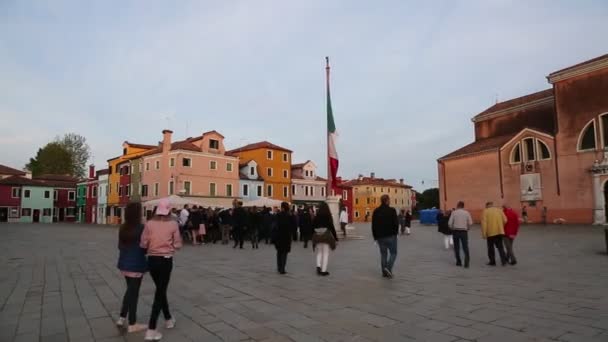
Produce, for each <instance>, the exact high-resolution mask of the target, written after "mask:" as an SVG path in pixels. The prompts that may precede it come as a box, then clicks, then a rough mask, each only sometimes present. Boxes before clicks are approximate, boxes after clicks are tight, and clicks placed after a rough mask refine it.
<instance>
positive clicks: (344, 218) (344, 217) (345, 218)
mask: <svg viewBox="0 0 608 342" xmlns="http://www.w3.org/2000/svg"><path fill="white" fill-rule="evenodd" d="M340 223H348V213H347V212H346V210H342V211H341V212H340Z"/></svg>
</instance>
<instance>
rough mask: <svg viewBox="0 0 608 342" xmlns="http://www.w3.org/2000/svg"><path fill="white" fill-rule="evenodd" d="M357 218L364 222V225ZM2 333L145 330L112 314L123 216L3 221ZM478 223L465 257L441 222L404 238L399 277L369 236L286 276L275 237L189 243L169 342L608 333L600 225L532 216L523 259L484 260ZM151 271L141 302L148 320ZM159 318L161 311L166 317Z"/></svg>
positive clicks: (522, 243)
mask: <svg viewBox="0 0 608 342" xmlns="http://www.w3.org/2000/svg"><path fill="white" fill-rule="evenodd" d="M357 231H358V233H359V234H362V235H366V236H368V235H369V226H368V225H359V226H358V227H357ZM0 232H1V233H2V234H1V238H0V251H1V252H0V341H27V342H30V341H44V342H46V341H108V342H109V341H140V340H143V334H135V335H126V334H124V332H122V331H120V330H119V329H117V328H116V327H115V326H114V323H113V322H114V320H115V319H116V318H117V312H118V310H119V304H120V300H121V298H122V295H123V291H124V286H125V285H124V280H123V278H122V277H121V275H120V273H119V272H118V271H117V270H116V266H115V265H116V260H117V248H116V245H117V242H116V237H117V230H116V228H115V227H102V226H83V225H59V224H56V225H25V224H11V225H7V224H4V225H0ZM479 235H480V234H479V230H478V229H476V230H474V231H472V232H471V237H472V239H471V252H472V265H471V269H468V270H466V269H463V268H458V267H455V266H453V254H452V251H445V250H443V248H442V236H441V235H440V234H439V233H437V231H436V228H435V227H422V226H415V227H414V229H413V234H412V235H411V236H407V237H405V236H404V237H400V241H399V257H398V260H397V264H396V268H395V273H396V274H395V279H393V280H387V279H383V278H381V277H380V270H379V257H378V251H377V248H376V246H375V245H374V244H373V241H372V240H371V239H370V238H369V237H366V238H365V239H362V240H348V241H343V242H341V243H340V245H339V246H338V250H337V251H336V252H335V253H334V254H333V255H332V258H331V260H330V271H331V275H330V276H329V277H326V278H324V277H318V276H316V275H315V267H314V266H315V265H314V264H313V262H314V261H313V260H314V257H313V254H312V251H311V250H310V249H303V248H302V246H301V245H300V244H298V245H295V246H294V247H293V252H292V253H291V254H290V255H289V258H288V262H287V271H288V272H289V274H288V275H287V276H280V275H278V274H277V273H276V272H275V254H274V249H273V248H272V247H271V246H265V245H264V246H260V249H259V250H252V249H251V248H250V247H249V246H247V249H245V250H233V249H232V248H230V247H227V246H222V245H213V246H201V247H192V246H185V248H184V249H182V251H180V252H179V253H178V255H177V256H176V259H175V268H174V271H173V275H172V279H171V284H170V286H169V302H170V306H171V309H172V313H173V315H174V316H175V317H176V319H177V327H176V328H175V329H174V330H171V331H167V330H163V329H162V328H161V331H162V332H163V333H164V334H165V338H164V341H171V342H177V341H414V340H416V341H510V342H512V341H555V340H556V341H588V342H591V341H608V256H606V254H605V252H604V242H603V239H604V237H603V230H600V229H599V228H594V227H565V226H562V227H559V226H557V227H556V226H553V227H536V226H524V227H522V232H521V234H520V236H519V238H518V240H517V241H516V245H515V252H516V255H517V257H518V259H519V262H520V264H518V265H517V266H515V267H511V266H509V267H504V268H503V267H500V266H498V267H488V266H485V262H486V257H485V241H483V240H481V238H480V237H479ZM152 294H153V284H152V281H151V279H150V278H149V276H146V277H145V279H144V284H143V287H142V293H141V297H140V301H139V313H138V317H139V321H140V322H144V323H146V322H147V319H148V314H149V312H150V306H151V300H152ZM160 323H161V324H162V318H161V322H160Z"/></svg>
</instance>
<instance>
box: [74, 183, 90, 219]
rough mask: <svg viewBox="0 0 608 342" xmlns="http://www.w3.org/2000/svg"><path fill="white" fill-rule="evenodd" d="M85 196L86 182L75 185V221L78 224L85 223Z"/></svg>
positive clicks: (86, 190) (86, 191)
mask: <svg viewBox="0 0 608 342" xmlns="http://www.w3.org/2000/svg"><path fill="white" fill-rule="evenodd" d="M87 195H88V185H87V182H86V181H84V182H80V183H78V184H76V221H77V222H79V223H85V222H86V210H87Z"/></svg>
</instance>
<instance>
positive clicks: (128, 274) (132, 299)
mask: <svg viewBox="0 0 608 342" xmlns="http://www.w3.org/2000/svg"><path fill="white" fill-rule="evenodd" d="M141 210H142V208H141V204H139V203H129V204H127V207H126V208H125V222H124V223H123V224H122V225H121V226H120V229H119V231H118V250H119V251H120V252H119V256H118V265H117V267H118V269H119V270H120V273H121V274H122V275H123V277H125V281H126V283H127V290H126V291H125V294H124V296H123V299H122V307H121V309H120V317H119V318H118V321H117V322H116V325H118V326H119V327H124V326H125V322H127V314H128V324H129V325H128V327H127V331H128V332H129V333H134V332H138V331H143V330H145V329H146V326H145V325H143V324H137V302H138V300H139V288H140V286H141V281H142V279H143V276H144V273H145V272H146V271H147V269H148V267H147V262H146V250H145V249H143V248H141V247H140V246H139V243H140V240H141V234H142V232H143V230H144V226H143V224H142V223H141Z"/></svg>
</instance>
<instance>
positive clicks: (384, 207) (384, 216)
mask: <svg viewBox="0 0 608 342" xmlns="http://www.w3.org/2000/svg"><path fill="white" fill-rule="evenodd" d="M380 201H381V203H382V204H380V206H379V207H378V208H376V209H375V210H374V213H373V215H372V234H373V235H374V240H376V242H377V243H378V247H379V248H380V265H381V266H382V276H383V277H385V278H392V277H393V265H394V264H395V259H397V234H398V233H399V219H398V218H397V211H396V210H395V209H394V208H391V207H390V206H389V203H390V202H391V200H390V197H389V196H388V195H382V197H380ZM387 252H390V257H389V256H388V253H387Z"/></svg>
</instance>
